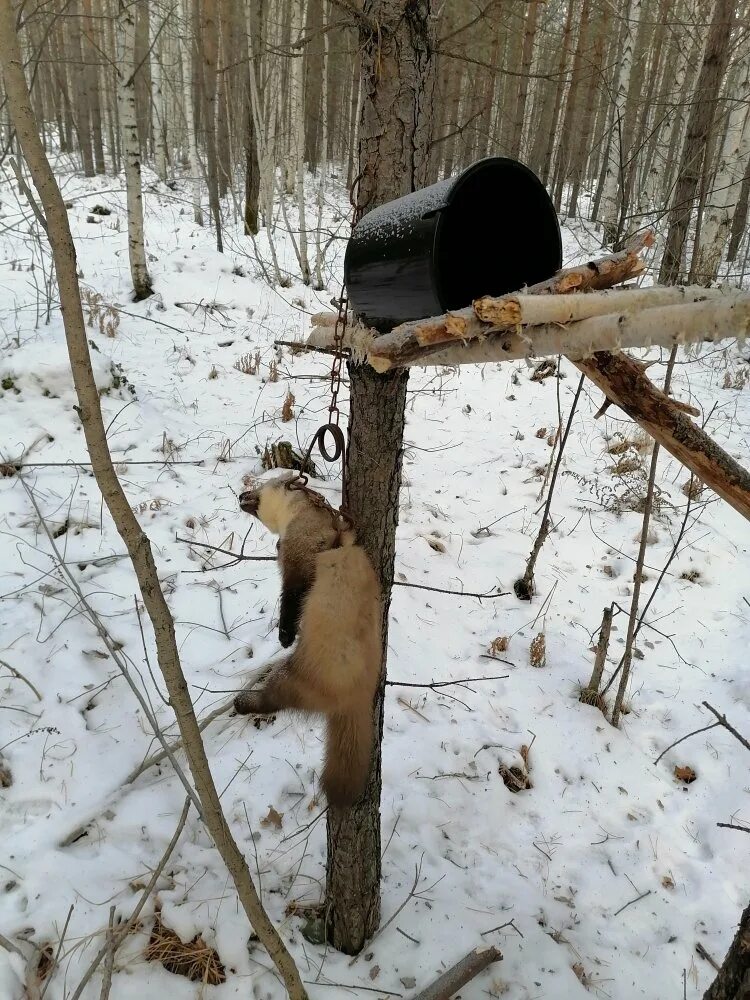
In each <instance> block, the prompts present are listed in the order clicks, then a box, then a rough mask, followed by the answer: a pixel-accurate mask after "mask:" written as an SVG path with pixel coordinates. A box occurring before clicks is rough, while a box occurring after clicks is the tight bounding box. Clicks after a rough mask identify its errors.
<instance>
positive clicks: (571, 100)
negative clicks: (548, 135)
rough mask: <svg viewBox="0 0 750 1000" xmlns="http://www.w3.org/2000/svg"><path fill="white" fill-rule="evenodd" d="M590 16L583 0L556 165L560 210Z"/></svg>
mask: <svg viewBox="0 0 750 1000" xmlns="http://www.w3.org/2000/svg"><path fill="white" fill-rule="evenodd" d="M590 15H591V0H583V6H582V7H581V19H580V24H579V26H578V40H577V42H576V50H575V56H574V57H573V68H572V70H571V75H570V87H569V88H568V98H567V101H566V102H565V117H564V119H563V125H562V133H561V136H560V145H559V147H558V150H557V161H556V163H555V184H554V195H553V198H554V202H555V206H556V208H557V209H558V210H559V208H560V205H561V203H562V196H563V186H564V184H565V182H566V180H567V179H568V169H569V165H570V156H571V151H572V149H573V148H574V131H573V124H574V122H575V119H576V116H577V113H578V91H579V89H580V84H581V76H582V73H583V68H584V53H585V49H586V45H587V42H588V28H589V18H590Z"/></svg>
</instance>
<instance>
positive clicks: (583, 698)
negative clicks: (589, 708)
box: [578, 687, 607, 715]
mask: <svg viewBox="0 0 750 1000" xmlns="http://www.w3.org/2000/svg"><path fill="white" fill-rule="evenodd" d="M578 700H579V701H580V702H582V703H583V704H584V705H593V706H594V707H595V708H598V709H599V711H600V712H601V713H602V715H606V714H607V702H606V701H605V699H604V695H602V694H600V693H599V692H598V691H595V690H594V689H593V688H590V687H582V688H581V691H580V694H579V695H578Z"/></svg>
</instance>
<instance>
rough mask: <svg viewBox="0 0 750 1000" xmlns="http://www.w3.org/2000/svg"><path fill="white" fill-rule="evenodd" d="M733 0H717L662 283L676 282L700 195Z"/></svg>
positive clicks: (685, 149)
mask: <svg viewBox="0 0 750 1000" xmlns="http://www.w3.org/2000/svg"><path fill="white" fill-rule="evenodd" d="M734 8H735V4H734V3H733V0H715V3H714V6H713V15H712V19H711V26H710V28H709V31H708V37H707V39H706V48H705V51H704V55H703V62H702V65H701V71H700V74H699V76H698V82H697V84H696V87H695V95H694V99H693V105H692V109H691V111H690V119H689V121H688V127H687V135H686V137H685V145H684V147H683V151H682V158H681V162H680V169H679V173H678V177H677V184H676V186H675V190H674V196H673V199H672V208H671V212H670V222H669V231H668V233H667V242H666V246H665V248H664V257H663V259H662V264H661V270H660V272H659V282H660V284H665V285H673V284H675V283H676V282H677V280H678V279H679V276H680V271H681V267H682V255H683V252H684V249H685V241H686V239H687V232H688V227H689V225H690V219H691V216H692V213H693V209H694V207H695V200H696V197H697V195H698V187H699V184H700V181H701V176H702V171H703V165H704V160H705V158H706V149H707V145H708V141H709V136H710V134H711V129H712V125H713V123H714V120H715V115H716V100H717V98H718V96H719V88H720V86H721V81H722V77H723V76H724V72H725V71H726V67H727V61H728V59H729V37H730V34H731V31H732V24H733V23H734Z"/></svg>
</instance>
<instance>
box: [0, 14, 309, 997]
mask: <svg viewBox="0 0 750 1000" xmlns="http://www.w3.org/2000/svg"><path fill="white" fill-rule="evenodd" d="M121 2H122V0H121ZM0 68H1V69H2V75H3V79H4V83H5V91H6V94H7V95H8V106H9V111H10V113H11V115H12V118H13V123H14V125H15V128H16V131H17V133H18V137H19V140H20V143H21V146H22V148H23V152H24V156H25V158H26V161H27V163H28V165H29V169H30V171H31V174H32V177H33V180H34V186H35V187H36V189H37V191H38V192H39V197H40V199H41V202H42V206H43V208H44V213H45V216H46V218H47V225H48V236H49V241H50V244H51V246H52V253H53V257H54V261H55V270H56V273H57V283H58V289H59V293H60V305H61V309H62V315H63V323H64V326H65V339H66V344H67V348H68V355H69V358H70V365H71V370H72V375H73V383H74V386H75V391H76V396H77V399H78V407H77V410H78V413H79V415H80V419H81V424H82V427H83V433H84V436H85V439H86V447H87V450H88V453H89V457H90V458H91V462H92V468H93V471H94V475H95V477H96V482H97V486H98V487H99V489H100V491H101V494H102V497H103V499H104V501H105V503H106V504H107V508H108V510H109V512H110V514H111V515H112V520H113V521H114V523H115V526H116V528H117V531H118V533H119V535H120V537H121V538H122V540H123V542H124V544H125V547H126V548H127V551H128V555H129V556H130V559H131V562H132V565H133V569H134V570H135V575H136V578H137V580H138V585H139V590H140V594H141V598H142V600H143V603H144V606H145V608H146V612H147V614H148V616H149V619H150V621H151V624H152V627H153V632H154V639H155V644H156V653H157V661H158V664H159V667H160V669H161V671H162V674H163V677H164V680H165V683H166V686H167V690H168V692H169V699H170V705H171V707H172V709H173V710H174V713H175V716H176V718H177V721H178V724H179V727H180V734H181V736H182V739H183V745H184V747H185V750H186V754H187V757H188V763H189V765H190V770H191V774H192V776H193V781H194V784H195V789H196V791H197V793H198V797H199V799H200V805H201V808H202V810H203V822H204V823H205V826H206V829H207V830H208V833H209V834H210V836H211V837H212V839H213V841H214V843H215V845H216V849H217V850H218V852H219V854H220V855H221V858H222V860H223V861H224V862H225V864H226V866H227V870H228V872H229V875H230V877H231V878H232V881H233V882H234V885H235V887H236V889H237V893H238V897H239V900H240V903H241V904H242V907H243V909H244V911H245V913H246V914H247V917H248V919H249V921H250V922H251V924H252V926H253V928H254V930H255V933H256V934H257V935H258V937H259V939H260V940H261V942H262V943H263V946H264V947H265V948H266V950H267V951H268V954H269V956H270V957H271V959H272V961H273V962H274V965H275V966H276V968H277V969H278V971H279V974H280V975H281V977H282V979H283V981H284V984H285V986H286V988H287V991H288V993H289V996H290V998H292V1000H307V992H306V990H305V988H304V986H303V984H302V982H301V980H300V976H299V972H298V970H297V968H296V966H295V964H294V961H293V959H292V957H291V955H290V954H289V952H288V951H287V949H286V946H285V945H284V942H283V941H282V940H281V938H280V937H279V934H278V932H277V930H276V928H275V927H274V926H273V924H272V923H271V921H270V920H269V918H268V915H267V914H266V912H265V910H264V909H263V906H262V904H261V902H260V899H259V897H258V892H257V890H256V888H255V886H254V884H253V881H252V877H251V875H250V871H249V869H248V866H247V863H246V861H245V859H244V857H243V855H242V852H241V851H240V849H239V847H238V846H237V843H236V841H235V840H234V838H233V837H232V833H231V831H230V829H229V826H228V824H227V821H226V819H225V817H224V813H223V812H222V808H221V801H220V799H219V792H218V789H217V788H216V785H215V783H214V780H213V777H212V775H211V771H210V768H209V764H208V759H207V757H206V751H205V748H204V746H203V740H202V739H201V734H200V729H199V727H198V721H197V719H196V717H195V711H194V708H193V704H192V701H191V698H190V692H189V689H188V685H187V681H186V680H185V676H184V674H183V672H182V667H181V664H180V658H179V653H178V650H177V640H176V638H175V631H174V620H173V618H172V615H171V612H170V610H169V606H168V604H167V602H166V598H165V597H164V593H163V591H162V589H161V586H160V583H159V577H158V573H157V568H156V563H155V561H154V557H153V553H152V550H151V545H150V542H149V539H148V537H147V536H146V535H145V533H144V532H143V529H142V528H141V526H140V524H139V523H138V520H137V518H136V517H135V515H134V514H133V511H132V509H131V507H130V503H129V501H128V499H127V497H126V496H125V493H124V492H123V489H122V485H121V483H120V481H119V479H118V478H117V474H116V472H115V469H114V465H113V464H112V457H111V455H110V452H109V446H108V444H107V433H106V429H105V427H104V421H103V418H102V410H101V404H100V400H99V391H98V389H97V386H96V382H95V379H94V373H93V370H92V367H91V356H90V353H89V347H88V331H87V330H86V326H85V324H84V319H83V310H82V307H81V290H80V287H79V284H78V269H77V259H76V251H75V245H74V243H73V238H72V236H71V233H70V224H69V222H68V216H67V211H66V208H65V204H64V202H63V199H62V195H61V194H60V189H59V187H58V186H57V182H56V180H55V176H54V174H53V173H52V168H51V167H50V165H49V161H48V160H47V158H46V156H45V155H44V150H43V149H42V146H41V142H40V140H39V134H38V125H37V123H36V121H35V119H34V113H33V110H32V108H31V101H30V99H29V92H28V88H27V85H26V79H25V77H24V71H23V63H22V59H21V51H20V46H19V44H18V37H17V35H16V31H15V14H14V11H13V7H12V0H0Z"/></svg>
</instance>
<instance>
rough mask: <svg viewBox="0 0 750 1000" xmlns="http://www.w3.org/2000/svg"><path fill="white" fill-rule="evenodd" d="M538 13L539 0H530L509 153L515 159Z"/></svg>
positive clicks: (523, 116) (522, 120)
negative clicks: (521, 74)
mask: <svg viewBox="0 0 750 1000" xmlns="http://www.w3.org/2000/svg"><path fill="white" fill-rule="evenodd" d="M538 13H539V0H531V3H530V4H529V5H528V9H527V11H526V20H525V29H524V33H523V53H522V55H521V72H522V73H523V76H522V77H521V79H520V81H519V85H518V100H517V101H516V113H515V127H514V129H513V142H512V143H511V147H510V153H509V155H510V156H511V157H512V158H513V159H515V160H517V159H518V157H519V155H520V153H521V141H522V139H523V125H524V119H525V117H526V99H527V97H528V94H529V73H531V63H532V60H533V58H534V38H535V37H536V22H537V15H538Z"/></svg>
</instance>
